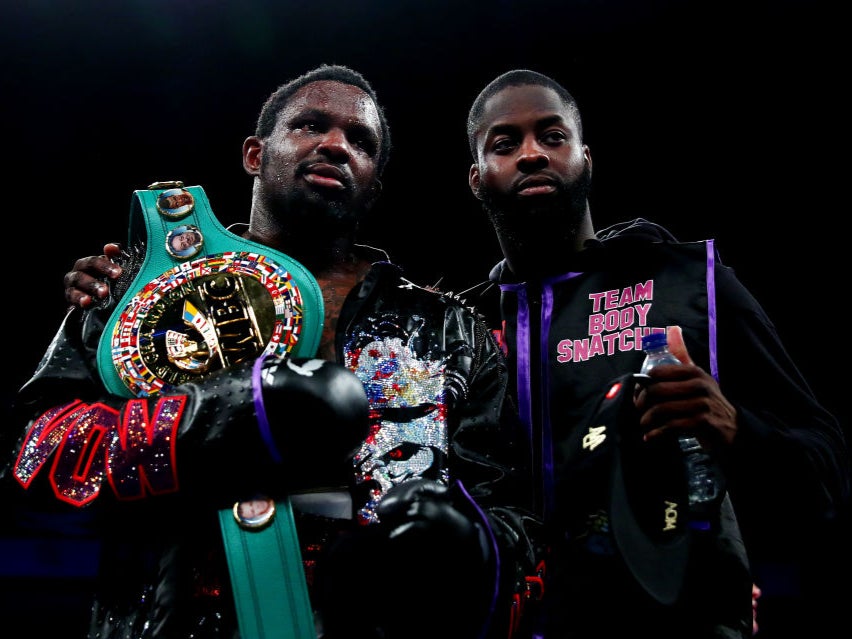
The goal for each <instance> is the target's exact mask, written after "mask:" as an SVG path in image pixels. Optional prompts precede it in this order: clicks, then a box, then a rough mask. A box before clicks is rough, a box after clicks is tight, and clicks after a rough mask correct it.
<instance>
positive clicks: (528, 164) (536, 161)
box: [518, 137, 550, 171]
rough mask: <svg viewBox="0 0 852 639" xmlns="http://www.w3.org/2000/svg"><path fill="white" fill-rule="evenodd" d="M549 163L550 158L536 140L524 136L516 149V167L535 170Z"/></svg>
mask: <svg viewBox="0 0 852 639" xmlns="http://www.w3.org/2000/svg"><path fill="white" fill-rule="evenodd" d="M548 164H550V158H549V157H547V153H545V152H544V149H542V148H541V145H540V144H539V143H538V140H536V139H535V138H532V137H529V138H524V139H523V141H522V142H521V146H520V148H519V149H518V167H519V168H520V169H521V170H526V171H529V170H537V169H541V168H544V167H545V166H547V165H548Z"/></svg>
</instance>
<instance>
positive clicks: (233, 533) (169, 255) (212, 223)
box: [98, 182, 324, 639]
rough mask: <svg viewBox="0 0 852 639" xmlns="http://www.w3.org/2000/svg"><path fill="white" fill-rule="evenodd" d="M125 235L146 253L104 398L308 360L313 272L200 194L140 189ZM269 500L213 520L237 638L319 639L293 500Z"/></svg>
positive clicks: (109, 354) (107, 360)
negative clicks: (237, 369)
mask: <svg viewBox="0 0 852 639" xmlns="http://www.w3.org/2000/svg"><path fill="white" fill-rule="evenodd" d="M128 239H129V245H130V246H133V245H135V244H136V243H138V242H139V241H144V243H145V257H144V259H143V262H142V266H141V267H140V269H139V271H138V273H137V275H136V277H135V278H134V279H133V281H132V282H131V284H130V286H129V287H128V290H127V292H126V293H125V294H124V296H123V297H122V298H121V299H120V300H119V302H118V304H117V306H116V308H115V310H114V311H113V313H112V315H111V316H110V319H109V321H108V322H107V324H106V328H105V330H104V333H103V334H102V335H101V338H100V342H99V344H98V370H99V372H100V375H101V378H102V380H103V382H104V385H105V386H106V388H107V389H108V390H109V391H110V392H111V393H113V394H116V395H122V396H125V397H129V398H132V397H146V396H150V395H156V394H157V393H159V392H160V391H162V390H164V389H168V388H169V387H172V386H177V385H179V384H181V383H184V382H187V381H193V380H199V379H201V378H203V377H204V376H206V375H208V374H210V373H212V372H214V371H217V370H220V369H225V368H228V367H230V366H233V365H235V364H238V363H240V362H245V361H258V360H259V359H261V358H264V357H267V356H275V355H278V356H281V355H288V356H292V357H296V356H301V357H313V356H314V355H315V353H316V350H317V348H318V346H319V342H320V337H321V336H322V326H323V314H324V308H323V301H322V292H321V290H320V287H319V284H318V283H317V281H316V279H315V278H314V276H313V275H312V274H311V273H310V272H309V271H308V270H307V269H306V268H305V267H304V266H302V265H301V264H300V263H299V262H297V261H296V260H294V259H293V258H291V257H289V256H287V255H285V254H283V253H280V252H278V251H274V250H272V249H270V248H269V247H267V246H264V245H262V244H258V243H257V242H253V241H251V240H246V239H243V238H241V237H239V236H238V235H236V234H234V233H231V232H230V231H228V230H227V229H226V228H225V227H223V226H222V224H221V223H220V222H219V220H217V219H216V217H215V216H214V215H213V211H212V210H211V209H210V205H209V203H208V201H207V196H206V195H205V193H204V190H203V189H202V188H201V187H200V186H190V187H184V185H183V182H156V183H154V184H152V185H150V186H149V187H148V189H146V190H138V191H135V192H134V193H133V198H132V200H131V207H130V227H129V232H128ZM254 497H255V499H252V500H249V502H251V503H256V502H258V496H254ZM261 497H262V496H261ZM268 501H269V503H268V505H267V507H266V508H265V510H264V512H263V515H262V516H257V517H250V516H246V515H243V514H241V512H242V508H243V504H235V505H234V507H233V509H231V508H228V509H225V510H222V511H220V512H219V523H220V527H221V529H222V538H223V541H224V543H225V551H226V556H227V560H228V568H229V571H230V575H231V582H232V585H233V590H234V603H235V605H236V609H237V618H238V621H239V625H240V633H241V636H242V637H243V639H265V638H266V637H270V638H271V637H275V638H276V639H314V638H315V636H316V634H315V631H314V623H313V614H312V612H311V604H310V599H309V596H308V591H307V583H306V580H305V574H304V569H303V567H302V557H301V551H300V548H299V543H298V537H297V536H296V527H295V522H294V520H293V513H292V507H291V504H290V500H289V498H285V499H283V500H279V501H278V502H272V501H271V500H268ZM249 502H246V505H248V504H249Z"/></svg>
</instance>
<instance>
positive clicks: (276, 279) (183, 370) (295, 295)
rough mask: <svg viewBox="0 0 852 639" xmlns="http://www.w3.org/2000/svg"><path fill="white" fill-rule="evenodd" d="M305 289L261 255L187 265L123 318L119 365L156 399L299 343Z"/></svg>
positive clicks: (153, 286)
mask: <svg viewBox="0 0 852 639" xmlns="http://www.w3.org/2000/svg"><path fill="white" fill-rule="evenodd" d="M302 314H303V309H302V297H301V292H300V291H299V290H298V288H297V287H296V286H295V283H294V282H293V280H292V278H291V277H290V274H289V273H288V272H286V271H284V270H283V269H281V267H280V266H278V265H277V264H276V263H275V262H273V261H272V260H270V259H269V258H267V257H265V256H261V255H258V254H256V253H226V254H221V255H212V256H207V257H204V258H199V259H197V260H192V261H188V262H184V263H183V264H181V265H179V266H176V267H175V268H173V269H171V270H169V271H166V272H165V273H163V274H162V275H160V276H159V277H157V278H155V279H153V280H151V281H150V282H149V283H148V284H146V285H145V286H144V287H143V288H142V289H141V290H139V292H138V293H137V294H136V295H135V296H134V297H133V299H132V300H131V301H130V303H129V304H128V305H127V306H126V307H125V309H124V311H123V312H122V313H121V315H120V317H119V319H118V321H117V322H116V325H115V328H114V330H113V334H112V348H111V351H112V362H113V365H114V366H115V370H116V372H117V373H118V375H119V377H120V378H121V380H122V382H123V383H124V384H125V386H127V388H128V389H130V391H131V392H133V393H134V394H136V395H137V396H146V395H153V394H155V393H158V392H160V391H161V390H162V389H163V388H164V387H167V386H176V385H178V384H181V383H183V382H186V381H193V380H197V379H199V378H200V377H202V376H204V375H206V374H207V373H211V372H213V371H216V370H219V369H221V368H229V367H231V366H233V365H235V364H239V363H240V362H244V361H251V360H254V359H257V358H258V357H259V356H260V355H261V354H263V353H266V354H270V355H283V354H285V353H288V352H290V351H291V350H292V348H293V346H294V345H295V343H296V342H297V341H298V339H299V337H300V334H301V329H302V321H303V315H302Z"/></svg>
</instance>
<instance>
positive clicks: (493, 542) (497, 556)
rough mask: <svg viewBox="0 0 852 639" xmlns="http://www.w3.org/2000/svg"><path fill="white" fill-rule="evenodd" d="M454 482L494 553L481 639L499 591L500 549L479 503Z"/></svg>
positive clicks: (484, 633)
mask: <svg viewBox="0 0 852 639" xmlns="http://www.w3.org/2000/svg"><path fill="white" fill-rule="evenodd" d="M456 484H458V487H459V489H460V490H461V493H462V495H464V498H465V499H467V501H468V502H469V503H470V505H471V506H473V509H474V510H475V511H476V513H477V514H478V515H479V518H480V519H481V520H482V525H483V526H484V528H485V532H486V534H487V535H488V541H490V542H491V552H492V553H493V554H494V589H493V591H492V593H491V605H490V606H489V607H488V618H487V619H486V620H485V622H484V623H483V625H482V629H481V630H480V632H479V639H483V638H484V637H485V636H486V635H487V634H488V629H489V627H490V626H491V619H492V618H493V617H494V611H495V610H496V609H497V596H498V594H499V592H500V549H499V548H498V547H497V538H496V537H495V536H494V531H493V530H492V529H491V523H490V522H489V521H488V517H486V516H485V513H484V512H482V509H481V508H480V507H479V504H477V503H476V501H474V499H473V498H472V497H471V496H470V494H469V493H468V492H467V490H466V489H465V487H464V484H462V483H461V481H458V480H456Z"/></svg>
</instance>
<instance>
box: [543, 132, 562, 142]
mask: <svg viewBox="0 0 852 639" xmlns="http://www.w3.org/2000/svg"><path fill="white" fill-rule="evenodd" d="M541 139H542V140H543V141H544V143H545V144H562V143H563V142H564V141H565V140H567V139H568V136H566V135H565V133H564V132H563V131H547V132H546V133H545V134H544V135H543V136H541Z"/></svg>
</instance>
